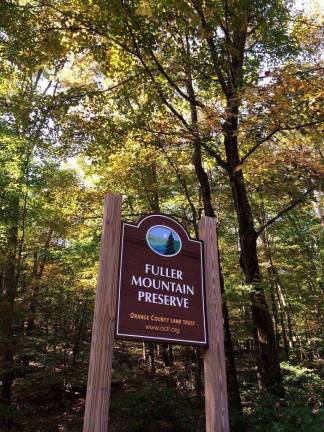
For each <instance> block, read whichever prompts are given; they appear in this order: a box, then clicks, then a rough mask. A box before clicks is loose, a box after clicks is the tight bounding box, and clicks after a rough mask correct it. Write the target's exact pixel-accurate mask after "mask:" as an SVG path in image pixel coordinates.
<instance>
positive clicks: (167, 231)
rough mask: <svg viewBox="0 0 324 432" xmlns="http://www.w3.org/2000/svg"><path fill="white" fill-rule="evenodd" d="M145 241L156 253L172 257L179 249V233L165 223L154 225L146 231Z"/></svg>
mask: <svg viewBox="0 0 324 432" xmlns="http://www.w3.org/2000/svg"><path fill="white" fill-rule="evenodd" d="M146 241H147V244H148V245H149V247H150V249H152V251H153V252H155V253H157V254H158V255H161V256H165V257H172V256H175V255H177V254H178V253H179V252H180V250H181V246H182V244H181V239H180V237H179V235H178V234H177V233H176V232H175V231H174V230H173V229H172V228H169V227H167V226H165V225H155V226H153V227H151V228H150V229H149V230H148V231H147V233H146Z"/></svg>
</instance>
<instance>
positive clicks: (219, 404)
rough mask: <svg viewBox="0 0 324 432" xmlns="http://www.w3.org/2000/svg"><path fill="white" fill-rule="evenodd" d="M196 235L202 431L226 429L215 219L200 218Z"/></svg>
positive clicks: (222, 337) (224, 371)
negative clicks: (203, 329) (201, 289)
mask: <svg viewBox="0 0 324 432" xmlns="http://www.w3.org/2000/svg"><path fill="white" fill-rule="evenodd" d="M199 237H200V239H201V240H203V242H204V253H205V286H206V304H207V328H208V338H209V346H208V349H207V350H206V351H205V355H204V372H205V407H206V432H229V421H228V402H227V386H226V367H225V352H224V331H223V316H222V295H221V290H220V278H219V260H218V247H217V220H216V219H214V218H210V217H203V218H202V219H201V220H200V222H199Z"/></svg>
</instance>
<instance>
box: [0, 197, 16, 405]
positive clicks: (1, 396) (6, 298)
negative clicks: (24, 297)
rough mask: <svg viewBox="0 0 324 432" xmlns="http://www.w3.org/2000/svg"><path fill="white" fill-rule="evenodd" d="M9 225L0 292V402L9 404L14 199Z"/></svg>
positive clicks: (11, 370)
mask: <svg viewBox="0 0 324 432" xmlns="http://www.w3.org/2000/svg"><path fill="white" fill-rule="evenodd" d="M11 213H12V217H11V224H12V225H11V227H10V228H9V230H8V248H7V257H6V258H7V263H6V269H5V271H4V280H3V286H2V292H0V381H2V386H1V387H0V403H3V404H6V405H10V404H11V384H12V381H13V379H14V373H13V366H12V362H13V353H14V347H13V342H12V340H11V339H12V323H13V318H14V304H15V297H16V290H17V278H16V252H17V245H18V220H19V200H18V198H17V199H15V200H14V203H13V207H12V212H11Z"/></svg>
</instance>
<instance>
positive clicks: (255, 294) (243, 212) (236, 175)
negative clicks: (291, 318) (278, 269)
mask: <svg viewBox="0 0 324 432" xmlns="http://www.w3.org/2000/svg"><path fill="white" fill-rule="evenodd" d="M228 108H229V113H230V115H229V117H228V120H227V122H226V123H225V125H224V128H223V131H224V144H225V151H226V157H227V164H228V169H227V172H228V176H229V180H230V183H231V189H232V195H233V200H234V206H235V210H236V215H237V219H238V224H239V238H240V246H241V251H240V265H241V267H242V270H243V273H244V276H245V281H246V283H247V284H249V285H250V286H251V292H250V300H251V311H252V319H253V324H254V331H253V334H254V338H255V342H256V347H257V353H256V354H257V363H258V370H259V374H260V380H261V384H262V386H263V387H264V388H265V389H267V390H268V391H269V392H270V393H273V394H276V395H278V396H280V397H283V396H284V389H283V385H282V379H281V373H280V363H279V355H278V350H277V346H276V340H275V334H274V329H273V324H272V319H271V315H270V312H269V309H268V304H267V300H266V296H265V293H264V291H263V289H262V286H261V274H260V269H259V261H258V254H257V237H258V236H257V233H256V230H255V228H254V221H253V215H252V209H251V205H250V202H249V197H248V193H247V190H246V186H245V180H244V176H243V172H242V168H241V167H240V158H239V151H238V145H237V129H238V124H237V118H238V111H239V110H238V106H235V105H234V106H233V105H232V101H231V102H230V103H229V107H228Z"/></svg>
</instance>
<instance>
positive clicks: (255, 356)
mask: <svg viewBox="0 0 324 432" xmlns="http://www.w3.org/2000/svg"><path fill="white" fill-rule="evenodd" d="M300 8H301V5H300V4H299V2H297V3H294V2H290V1H284V0H275V1H271V2H268V1H263V0H253V1H251V0H249V1H246V0H235V1H234V0H221V1H218V0H212V1H202V0H192V1H189V0H188V1H185V0H174V1H173V0H168V1H166V0H163V1H149V0H147V1H146V0H145V1H144V0H143V1H123V0H116V1H115V0H111V1H100V0H95V1H77V0H69V1H63V0H24V1H23V0H3V1H2V2H1V3H0V44H1V51H0V71H1V73H0V284H1V285H0V286H1V288H0V431H2V430H3V431H15V430H24V431H33V432H36V431H44V430H46V431H53V432H54V431H55V432H56V431H71V432H72V431H79V430H81V425H82V417H83V411H84V398H85V390H86V378H87V367H88V359H89V346H90V339H91V334H90V332H91V325H92V317H93V302H94V290H95V285H96V274H97V262H98V250H99V239H100V230H101V218H102V204H103V196H104V194H105V192H106V191H107V190H111V191H113V192H117V193H121V194H123V197H124V200H123V217H124V218H125V219H128V220H131V221H134V220H136V219H137V218H138V217H139V216H141V215H142V214H145V213H149V212H164V213H167V214H170V215H172V216H173V217H175V218H176V219H178V220H179V221H180V222H181V223H183V224H184V225H185V227H186V228H187V229H188V231H189V232H190V233H191V235H192V236H193V237H195V236H197V235H198V221H199V218H200V216H201V215H203V214H205V215H207V216H212V217H217V219H218V221H219V250H220V257H221V268H222V289H223V314H224V330H225V349H226V361H227V375H228V386H229V405H230V421H231V430H232V431H244V430H246V431H255V432H257V431H261V430H264V428H265V427H266V428H268V430H269V431H273V432H274V431H285V432H286V431H287V432H288V431H294V432H296V431H297V432H298V431H308V432H312V431H313V432H315V431H318V430H319V427H320V424H321V422H322V421H323V418H322V415H323V414H322V411H321V409H322V408H321V407H322V405H321V396H320V395H321V379H320V376H321V372H322V368H323V363H322V360H321V355H322V354H323V352H322V348H321V347H322V343H321V342H322V341H321V335H322V334H323V329H322V322H323V316H322V314H323V310H322V296H323V284H322V281H321V261H320V232H321V226H323V213H322V209H321V189H320V179H321V174H322V172H323V168H322V165H321V164H320V160H321V157H322V150H321V130H322V121H323V117H322V111H321V105H322V97H323V96H322V95H323V93H322V65H321V56H320V53H321V41H322V34H321V14H320V7H319V6H318V7H317V6H316V2H312V7H311V8H309V7H308V8H307V7H306V9H305V11H301V10H299V9H300ZM211 318H212V317H211ZM202 373H203V371H202V353H201V352H200V350H199V349H196V348H191V347H185V346H182V347H180V346H171V345H170V346H169V345H166V344H143V345H142V344H141V343H130V342H121V341H116V349H115V354H114V359H113V387H112V402H111V409H110V418H111V420H110V425H111V430H112V431H116V432H117V431H118V432H121V431H132V432H136V431H141V432H143V431H153V430H156V431H161V432H162V431H163V432H167V431H177V432H179V431H180V432H181V431H184V432H188V431H192V432H196V431H204V410H203V403H204V401H203V379H202Z"/></svg>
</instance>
